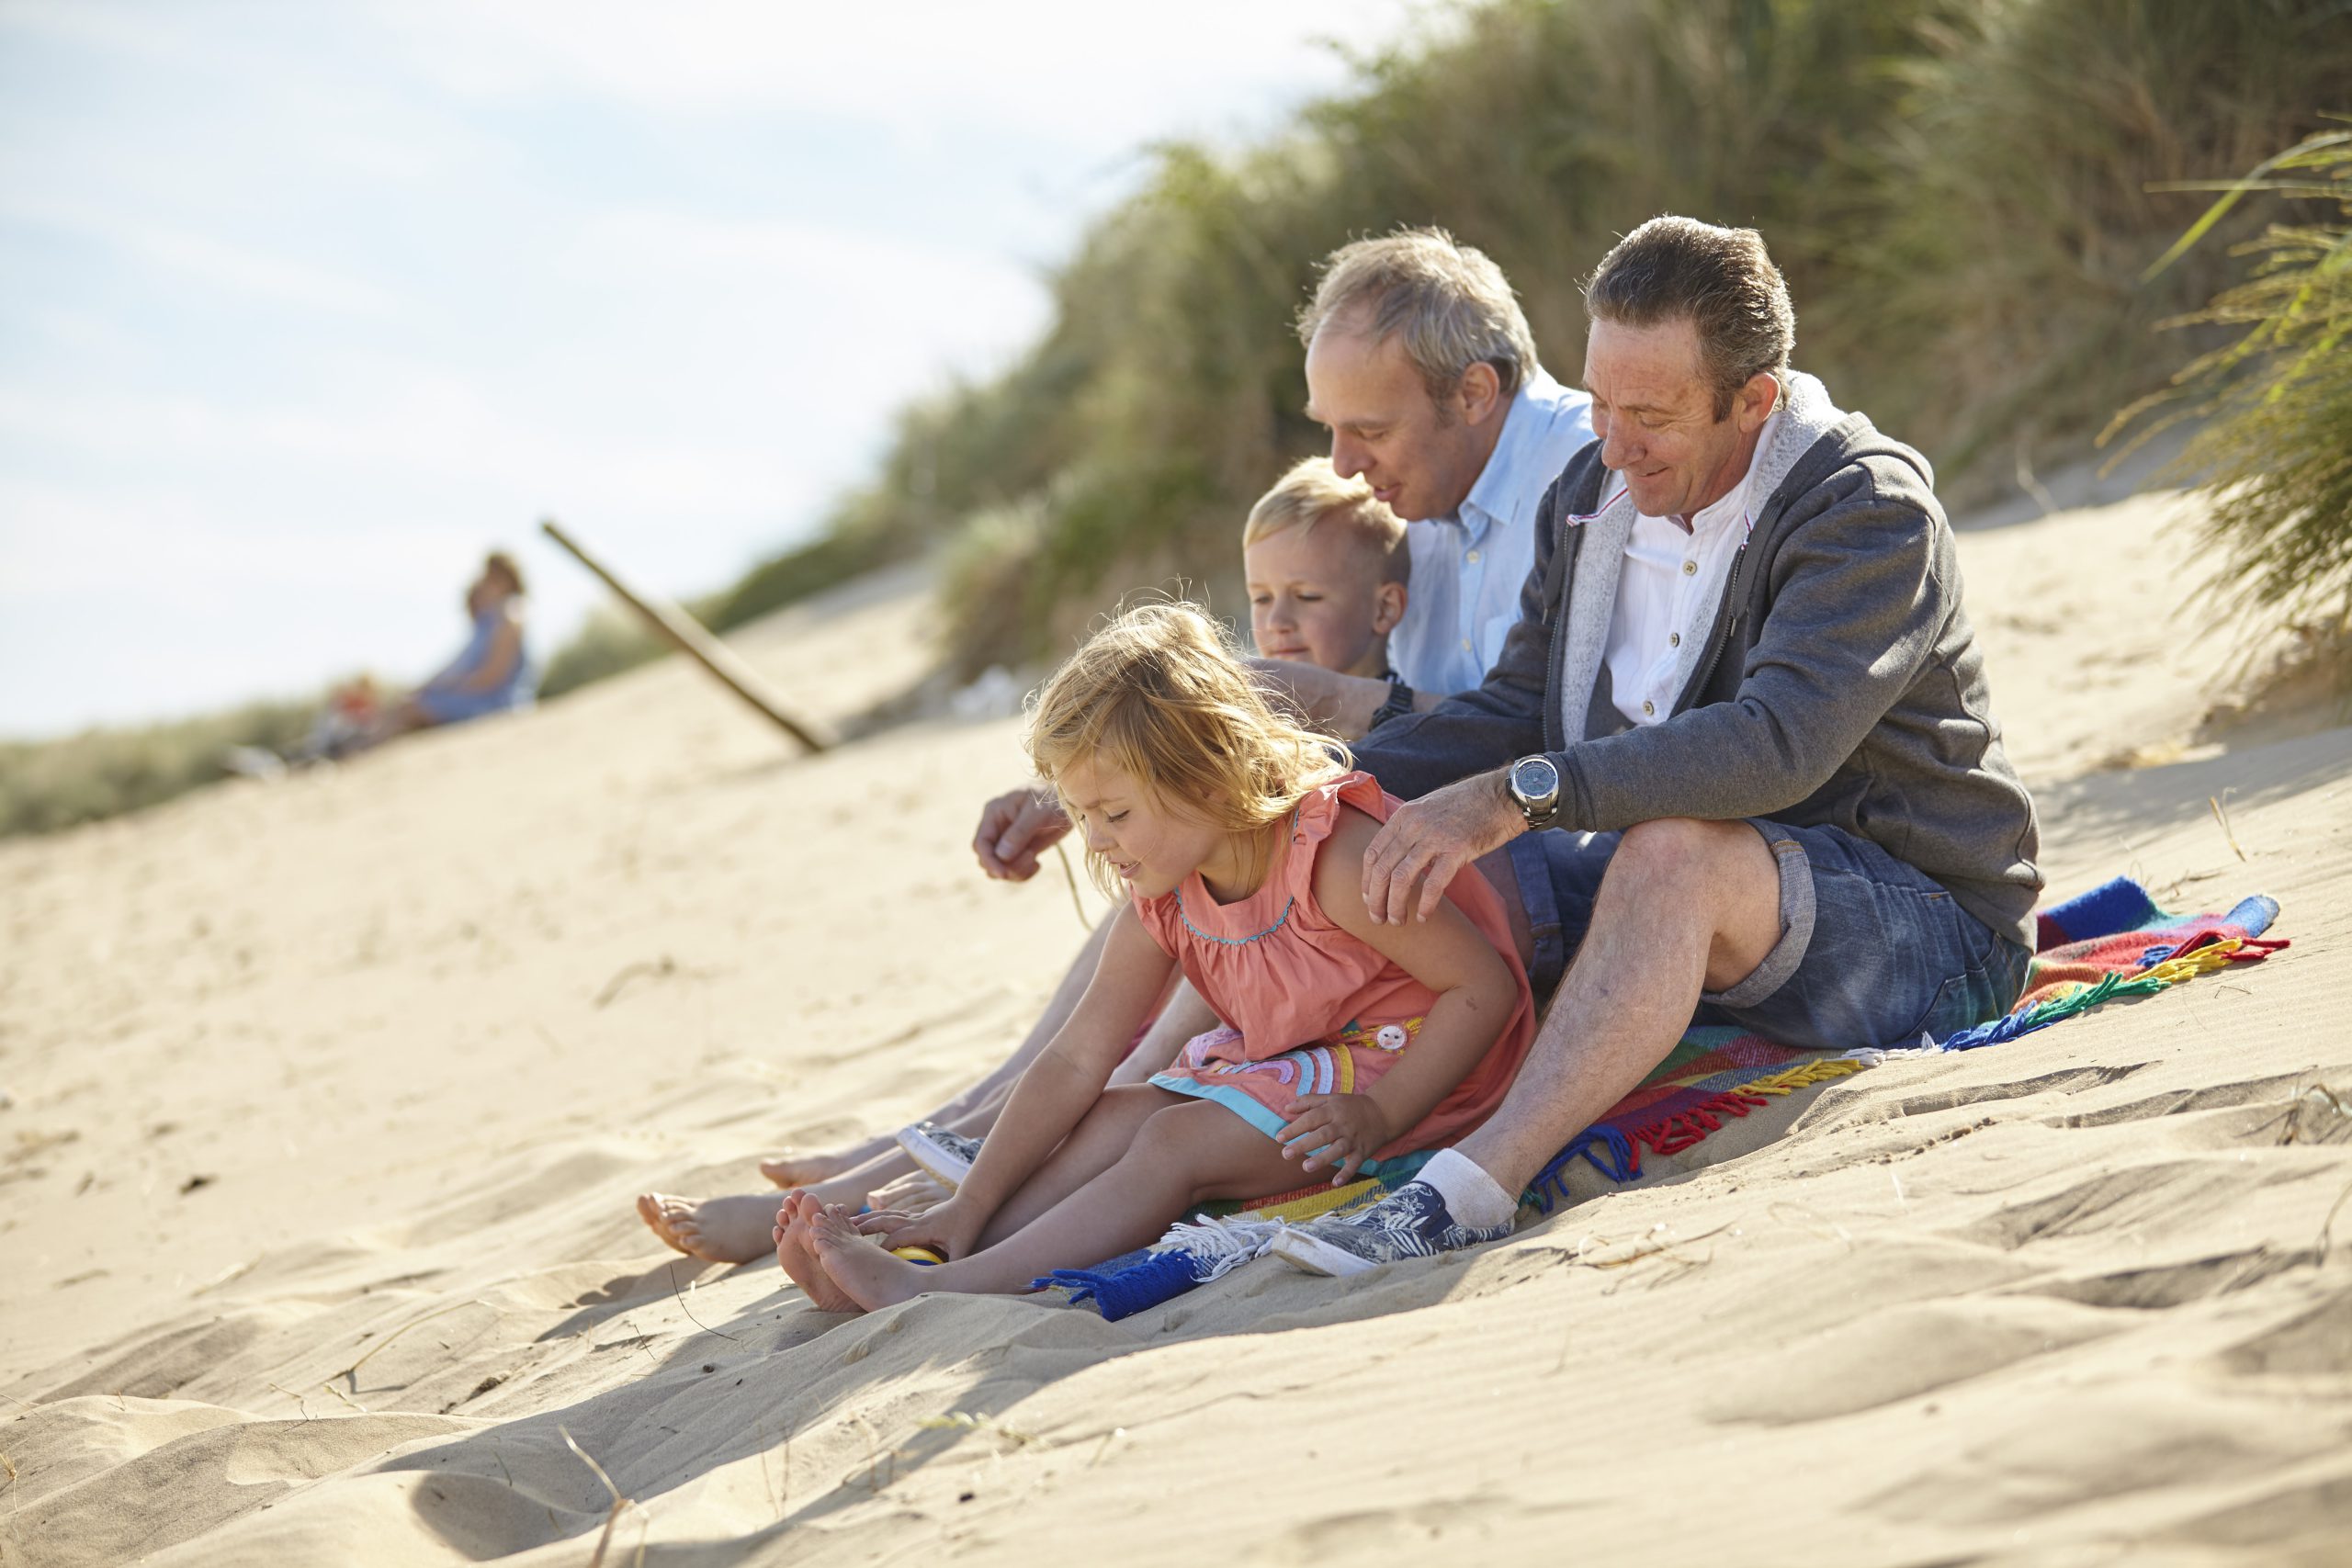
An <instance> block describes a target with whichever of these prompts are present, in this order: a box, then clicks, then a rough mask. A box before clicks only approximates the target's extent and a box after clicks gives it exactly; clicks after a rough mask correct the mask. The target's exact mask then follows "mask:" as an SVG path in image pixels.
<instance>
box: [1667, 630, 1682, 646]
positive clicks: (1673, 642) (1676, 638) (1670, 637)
mask: <svg viewBox="0 0 2352 1568" xmlns="http://www.w3.org/2000/svg"><path fill="white" fill-rule="evenodd" d="M1666 646H1667V647H1668V648H1680V647H1681V646H1682V634H1681V633H1680V632H1668V633H1667V634H1666Z"/></svg>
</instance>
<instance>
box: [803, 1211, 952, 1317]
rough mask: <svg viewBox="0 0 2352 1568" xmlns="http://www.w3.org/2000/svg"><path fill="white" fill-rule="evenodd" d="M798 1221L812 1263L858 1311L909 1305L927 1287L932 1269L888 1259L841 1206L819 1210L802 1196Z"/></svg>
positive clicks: (886, 1249)
mask: <svg viewBox="0 0 2352 1568" xmlns="http://www.w3.org/2000/svg"><path fill="white" fill-rule="evenodd" d="M800 1218H801V1228H802V1230H803V1231H804V1232H805V1234H806V1235H807V1237H808V1241H809V1246H810V1247H811V1248H812V1249H813V1251H814V1254H815V1258H816V1261H817V1262H818V1263H819V1264H820V1265H821V1266H822V1268H823V1271H824V1273H825V1275H826V1276H827V1278H828V1279H829V1280H830V1281H831V1284H832V1286H833V1287H834V1289H836V1290H837V1291H839V1292H842V1294H844V1295H846V1296H847V1297H848V1298H849V1300H850V1301H851V1302H853V1303H854V1304H855V1307H856V1308H862V1309H864V1310H865V1311H867V1312H872V1311H873V1310H874V1309H875V1308H876V1307H885V1306H889V1305H892V1304H894V1303H899V1302H903V1301H911V1300H912V1299H913V1298H915V1297H916V1296H919V1295H921V1294H922V1292H924V1291H925V1290H926V1289H927V1288H928V1287H927V1286H926V1284H925V1283H924V1278H923V1277H924V1276H925V1275H927V1274H930V1273H931V1272H932V1270H931V1269H926V1268H924V1267H923V1266H922V1264H919V1263H910V1262H908V1261H907V1260H906V1259H905V1258H895V1257H893V1256H891V1254H890V1252H889V1251H888V1248H886V1247H883V1246H882V1245H881V1244H880V1243H879V1242H876V1240H875V1239H874V1238H873V1237H872V1236H870V1235H865V1233H864V1232H863V1231H860V1230H859V1229H858V1228H857V1221H856V1220H855V1219H854V1217H853V1216H852V1215H851V1213H850V1212H849V1211H848V1210H847V1209H846V1208H843V1207H842V1205H841V1204H839V1203H828V1204H821V1205H820V1204H818V1203H817V1202H816V1201H815V1200H813V1199H810V1198H808V1197H806V1196H805V1195H804V1196H803V1198H802V1208H801V1210H800ZM782 1256H783V1253H782V1249H781V1245H780V1244H779V1248H778V1252H777V1257H778V1258H779V1259H781V1258H782ZM795 1278H797V1276H795ZM806 1288H807V1287H806V1286H804V1287H803V1289H806ZM810 1299H811V1300H814V1299H815V1297H814V1293H813V1292H812V1293H811V1297H810Z"/></svg>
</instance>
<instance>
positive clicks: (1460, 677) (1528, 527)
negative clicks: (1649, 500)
mask: <svg viewBox="0 0 2352 1568" xmlns="http://www.w3.org/2000/svg"><path fill="white" fill-rule="evenodd" d="M1591 439H1592V400H1591V399H1590V398H1589V397H1587V396H1586V395H1585V394H1584V393H1582V392H1579V391H1577V390H1575V389H1571V388H1567V387H1563V386H1561V385H1560V384H1559V383H1558V382H1557V381H1555V380H1554V379H1552V378H1551V377H1549V376H1547V375H1545V374H1544V372H1543V371H1542V370H1537V371H1536V372H1535V373H1534V374H1533V375H1532V376H1531V377H1529V378H1527V380H1526V381H1525V382H1524V383H1523V384H1521V387H1520V389H1519V390H1518V392H1517V393H1516V394H1514V395H1513V396H1512V398H1511V401H1510V412H1509V413H1508V414H1506V415H1505V416H1504V419H1503V432H1502V435H1501V436H1500V437H1499V438H1498V440H1497V441H1496V443H1495V450H1494V454H1493V456H1491V457H1488V458H1487V466H1486V468H1484V469H1482V470H1480V472H1479V475H1478V482H1477V483H1476V484H1475V485H1473V486H1471V487H1470V493H1469V495H1468V496H1467V497H1465V498H1464V501H1463V502H1462V504H1461V506H1460V507H1459V508H1457V509H1456V510H1455V512H1454V514H1453V516H1451V517H1432V518H1428V519H1425V520H1422V521H1419V522H1410V521H1408V523H1407V524H1406V526H1405V536H1406V540H1407V543H1408V546H1409V547H1410V548H1411V551H1412V557H1413V576H1412V581H1410V582H1409V583H1408V585H1407V592H1406V599H1405V618H1404V619H1403V620H1402V621H1401V622H1399V623H1398V624H1397V629H1396V630H1395V631H1393V632H1391V633H1390V634H1389V636H1388V662H1389V664H1390V665H1391V666H1392V667H1393V668H1394V669H1395V670H1396V671H1397V676H1398V677H1399V678H1400V679H1401V680H1403V681H1404V682H1405V683H1406V684H1407V685H1408V686H1410V687H1412V688H1413V689H1414V690H1416V691H1421V692H1436V693H1439V694H1442V695H1450V694H1453V693H1455V692H1466V691H1469V690H1470V689H1471V688H1473V687H1475V686H1476V685H1477V684H1478V683H1479V682H1482V681H1484V680H1485V679H1486V678H1487V670H1488V669H1489V668H1490V667H1492V665H1493V664H1494V662H1495V660H1497V659H1498V658H1500V657H1501V656H1502V651H1503V638H1504V637H1506V636H1507V635H1509V633H1510V628H1511V625H1512V623H1513V622H1515V621H1517V620H1518V619H1519V591H1520V587H1521V584H1523V583H1524V582H1525V581H1527V573H1528V571H1529V570H1530V569H1531V568H1532V567H1533V566H1534V564H1535V509H1536V507H1537V505H1538V504H1539V503H1540V502H1542V501H1543V499H1544V491H1546V490H1548V489H1550V488H1551V484H1552V481H1553V480H1554V479H1557V478H1559V477H1560V470H1561V469H1562V468H1566V467H1567V466H1568V459H1569V458H1570V457H1575V456H1576V454H1577V450H1578V448H1580V447H1582V446H1584V444H1585V443H1586V442H1588V441H1589V440H1591Z"/></svg>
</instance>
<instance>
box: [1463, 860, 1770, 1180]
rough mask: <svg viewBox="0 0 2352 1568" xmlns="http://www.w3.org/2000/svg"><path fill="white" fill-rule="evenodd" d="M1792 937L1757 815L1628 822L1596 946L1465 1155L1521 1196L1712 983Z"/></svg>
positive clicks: (1650, 1058) (1608, 881) (1565, 985)
mask: <svg viewBox="0 0 2352 1568" xmlns="http://www.w3.org/2000/svg"><path fill="white" fill-rule="evenodd" d="M1780 936H1781V883H1780V870H1779V866H1778V865H1777V863H1775V862H1774V860H1773V858H1772V852H1771V851H1770V850H1769V849H1767V848H1766V847H1765V844H1764V840H1763V839H1762V838H1760V837H1759V836H1758V834H1757V831H1756V829H1753V828H1751V827H1749V826H1748V825H1747V823H1745V822H1694V821H1690V820H1686V819H1680V818H1675V819H1669V820H1665V821H1658V822H1645V823H1642V824H1640V825H1639V826H1637V827H1634V828H1631V829H1627V830H1626V833H1625V836H1624V838H1623V840H1622V841H1621V842H1620V843H1619V845H1618V847H1617V852H1616V854H1615V855H1613V856H1612V857H1611V860H1610V863H1609V871H1608V874H1607V875H1606V876H1604V877H1603V878H1602V879H1601V884H1600V893H1599V894H1598V896H1597V897H1595V898H1594V901H1593V908H1592V923H1591V925H1590V927H1589V930H1588V931H1587V932H1586V935H1585V939H1584V945H1583V946H1582V947H1581V948H1579V949H1578V950H1577V956H1576V962H1575V963H1574V964H1571V965H1569V968H1568V973H1567V976H1566V978H1565V979H1563V980H1562V981H1561V982H1560V989H1559V992H1558V994H1557V995H1556V996H1555V997H1554V998H1553V1000H1552V1006H1551V1009H1550V1010H1549V1011H1547V1012H1546V1013H1545V1014H1544V1022H1543V1026H1542V1027H1541V1028H1540V1029H1539V1030H1538V1031H1537V1032H1536V1035H1535V1043H1534V1045H1533V1046H1532V1048H1531V1049H1530V1050H1529V1052H1528V1055H1527V1061H1526V1064H1525V1065H1524V1066H1521V1068H1520V1070H1519V1077H1518V1079H1517V1081H1515V1082H1514V1083H1513V1084H1512V1085H1511V1089H1510V1095H1509V1096H1507V1097H1506V1098H1505V1099H1504V1100H1503V1102H1502V1104H1501V1105H1500V1106H1499V1107H1498V1108H1497V1110H1496V1111H1495V1113H1494V1115H1493V1116H1492V1117H1490V1118H1489V1119H1488V1120H1487V1122H1486V1124H1485V1125H1484V1126H1482V1127H1480V1128H1479V1129H1478V1130H1477V1131H1476V1132H1475V1133H1473V1134H1470V1136H1468V1137H1467V1138H1464V1140H1463V1141H1462V1143H1461V1144H1460V1145H1458V1146H1459V1147H1460V1149H1461V1152H1462V1153H1463V1154H1464V1155H1465V1156H1468V1157H1469V1158H1470V1159H1471V1160H1472V1161H1474V1162H1475V1163H1476V1164H1477V1165H1478V1166H1479V1168H1482V1169H1484V1170H1485V1171H1486V1173H1487V1175H1488V1176H1490V1177H1492V1178H1494V1179H1495V1184H1496V1185H1497V1186H1498V1187H1500V1188H1501V1189H1502V1190H1504V1191H1505V1192H1507V1193H1513V1194H1516V1193H1518V1192H1520V1191H1521V1190H1523V1189H1524V1188H1525V1187H1526V1185H1527V1183H1528V1182H1529V1181H1531V1180H1532V1179H1534V1176H1535V1173H1536V1172H1537V1171H1539V1170H1541V1169H1543V1168H1544V1165H1545V1163H1546V1162H1548V1161H1549V1160H1550V1159H1551V1157H1552V1156H1554V1155H1555V1154H1557V1153H1559V1152H1560V1150H1561V1149H1562V1148H1563V1147H1565V1146H1566V1144H1567V1141H1568V1140H1569V1139H1570V1138H1572V1137H1574V1136H1575V1135H1576V1134H1578V1133H1580V1132H1582V1131H1584V1129H1585V1128H1587V1127H1589V1126H1590V1125H1591V1124H1592V1123H1593V1122H1594V1121H1595V1120H1596V1119H1597V1118H1598V1117H1600V1114H1601V1113H1602V1112H1604V1111H1607V1110H1608V1109H1609V1108H1610V1107H1611V1106H1612V1105H1614V1104H1616V1103H1617V1101H1619V1100H1622V1099H1623V1098H1624V1097H1625V1096H1626V1095H1627V1094H1628V1093H1630V1092H1631V1091H1632V1090H1633V1089H1634V1087H1635V1086H1636V1085H1638V1084H1639V1083H1640V1082H1641V1081H1642V1079H1643V1078H1644V1077H1646V1076H1647V1075H1648V1073H1649V1071H1650V1069H1651V1068H1653V1067H1655V1066H1657V1065H1658V1063H1660V1062H1662V1061H1664V1060H1665V1059H1666V1054H1667V1053H1668V1051H1671V1050H1673V1049H1674V1046H1675V1043H1676V1042H1677V1041H1679V1040H1680V1039H1681V1038H1682V1033H1683V1031H1684V1030H1685V1029H1687V1028H1689V1027H1690V1023H1691V1013H1692V1012H1694V1011H1695V1010H1697V1009H1698V1005H1699V994H1700V992H1701V991H1702V990H1710V991H1721V990H1728V989H1729V988H1731V987H1733V986H1735V985H1736V984H1738V983H1739V982H1740V981H1741V980H1743V979H1745V978H1746V977H1747V976H1748V975H1750V974H1752V973H1753V972H1754V971H1755V969H1756V966H1757V965H1758V964H1761V963H1763V962H1764V959H1765V957H1766V955H1767V954H1769V953H1770V952H1771V951H1772V947H1773V944H1774V943H1775V942H1778V941H1779V940H1780Z"/></svg>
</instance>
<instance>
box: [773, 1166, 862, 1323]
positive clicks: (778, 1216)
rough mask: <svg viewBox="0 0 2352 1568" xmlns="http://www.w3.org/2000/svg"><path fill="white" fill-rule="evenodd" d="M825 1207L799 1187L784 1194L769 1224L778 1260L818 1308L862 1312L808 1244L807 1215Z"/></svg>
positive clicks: (811, 1303) (820, 1211)
mask: <svg viewBox="0 0 2352 1568" xmlns="http://www.w3.org/2000/svg"><path fill="white" fill-rule="evenodd" d="M823 1209H824V1206H823V1205H822V1204H820V1203H819V1202H818V1201H817V1200H815V1199H814V1198H811V1197H810V1196H809V1194H808V1193H806V1192H803V1191H801V1190H798V1189H797V1188H796V1189H794V1190H792V1191H790V1192H787V1193H786V1194H785V1195H784V1201H783V1203H782V1204H781V1205H779V1206H778V1207H777V1209H776V1212H775V1224H774V1225H773V1226H771V1227H770V1234H771V1235H773V1236H774V1237H775V1260H776V1262H777V1264H778V1265H779V1266H781V1267H782V1268H783V1269H784V1271H785V1272H786V1274H789V1275H790V1276H791V1277H792V1282H793V1283H794V1284H796V1285H797V1286H799V1287H800V1289H801V1291H802V1292H803V1293H804V1294H806V1295H807V1296H808V1298H809V1305H811V1306H813V1307H815V1308H816V1309H817V1310H818V1311H820V1312H863V1311H865V1308H863V1307H861V1306H859V1305H858V1304H857V1303H855V1302H854V1301H852V1300H851V1299H850V1298H849V1296H848V1295H847V1294H846V1293H845V1292H843V1291H842V1288H841V1287H840V1286H839V1285H836V1284H834V1283H833V1280H832V1277H831V1275H829V1274H827V1273H826V1272H825V1269H824V1265H822V1264H821V1263H820V1262H818V1261H817V1254H816V1252H815V1251H814V1250H813V1249H812V1248H811V1247H809V1216H813V1215H815V1214H819V1213H822V1212H823Z"/></svg>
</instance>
